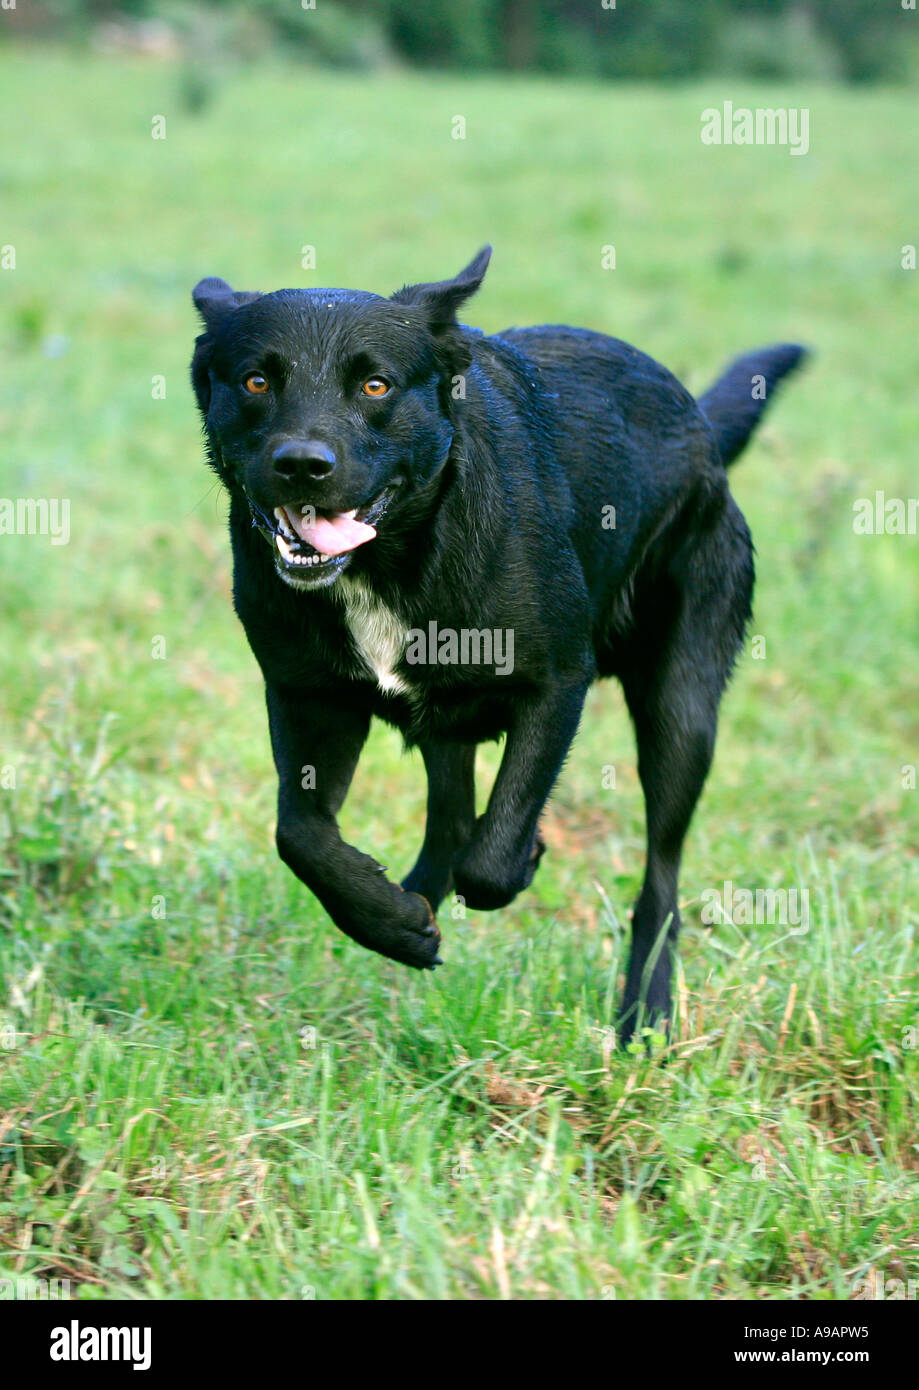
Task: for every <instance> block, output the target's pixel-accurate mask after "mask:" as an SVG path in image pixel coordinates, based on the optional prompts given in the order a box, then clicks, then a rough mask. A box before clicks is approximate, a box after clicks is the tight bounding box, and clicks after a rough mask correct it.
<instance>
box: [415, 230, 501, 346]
mask: <svg viewBox="0 0 919 1390" xmlns="http://www.w3.org/2000/svg"><path fill="white" fill-rule="evenodd" d="M490 260H491V247H490V246H483V247H482V250H481V251H480V252H479V254H478V255H477V256H476V258H475V260H474V261H470V262H469V264H468V265H467V266H466V269H465V270H461V271H460V273H459V275H457V276H456V278H455V279H454V280H437V281H434V282H433V283H432V284H427V285H405V286H404V288H403V289H401V290H399V291H398V292H397V293H396V294H394V295H393V296H392V299H393V303H394V304H413V305H415V306H417V307H418V308H421V309H425V310H426V311H427V315H428V323H429V324H430V327H431V329H432V331H433V332H435V333H436V332H437V331H438V330H441V331H442V330H444V329H446V328H451V327H452V326H453V325H454V324H455V323H456V311H457V309H458V308H459V307H460V305H461V304H463V303H464V302H465V301H466V300H467V299H468V298H469V297H470V295H473V294H475V292H476V290H477V289H478V288H479V286H480V285H481V283H482V281H483V280H484V279H485V271H486V270H487V269H488V262H489V261H490Z"/></svg>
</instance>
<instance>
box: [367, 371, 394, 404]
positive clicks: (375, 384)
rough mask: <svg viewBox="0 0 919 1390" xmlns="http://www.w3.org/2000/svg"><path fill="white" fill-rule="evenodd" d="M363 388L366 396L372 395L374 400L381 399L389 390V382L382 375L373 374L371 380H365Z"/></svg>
mask: <svg viewBox="0 0 919 1390" xmlns="http://www.w3.org/2000/svg"><path fill="white" fill-rule="evenodd" d="M361 390H362V391H363V393H364V395H365V396H372V397H373V399H374V400H379V399H380V397H381V396H385V395H386V393H387V392H388V390H389V382H388V381H384V380H383V378H382V377H380V376H372V377H371V378H370V380H369V381H365V382H364V384H363V386H362V387H361Z"/></svg>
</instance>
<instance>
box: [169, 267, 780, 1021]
mask: <svg viewBox="0 0 919 1390" xmlns="http://www.w3.org/2000/svg"><path fill="white" fill-rule="evenodd" d="M488 257H489V250H488V248H486V251H484V252H482V253H481V254H480V255H479V256H478V257H477V258H476V260H475V261H473V262H472V264H471V265H470V266H469V267H467V269H466V270H465V271H463V272H462V273H461V274H460V275H459V276H458V277H457V278H456V279H455V280H452V281H445V282H441V283H440V284H433V285H417V286H413V287H407V288H406V289H404V290H402V291H400V292H399V293H398V294H397V295H395V296H393V298H392V299H389V300H387V299H383V298H381V297H378V296H376V295H367V294H360V293H356V292H355V293H352V292H349V291H341V290H333V291H328V290H282V291H279V292H277V293H275V294H269V295H264V296H259V295H254V294H237V293H235V292H233V291H232V290H231V289H230V288H229V286H227V285H225V284H224V282H223V281H220V280H205V281H202V282H201V284H200V285H199V286H198V287H197V289H196V290H195V302H196V304H197V306H198V308H199V311H200V312H201V314H202V317H203V319H204V323H205V328H206V331H205V333H204V334H203V335H202V336H201V337H200V338H199V339H198V340H197V345H196V350H195V355H194V361H193V382H194V387H195V391H196V394H197V398H198V403H199V406H200V409H201V412H202V415H203V417H204V420H205V428H206V438H207V448H208V454H209V458H210V462H211V464H212V466H213V467H214V468H215V469H216V470H217V472H218V474H219V475H220V477H221V479H222V480H223V482H224V483H225V484H226V486H227V488H228V490H229V494H230V532H231V538H232V545H233V560H234V602H235V606H236V611H237V613H238V614H239V617H240V619H241V621H242V623H243V626H244V627H245V630H246V634H247V636H248V639H249V642H250V644H251V647H252V650H253V652H254V653H255V656H256V659H257V660H258V662H259V665H260V666H261V668H262V672H263V674H264V677H265V685H266V693H267V701H268V717H269V723H270V729H271V737H272V744H273V748H274V756H275V762H276V764H277V769H278V776H279V781H280V790H279V809H278V831H277V843H278V849H279V852H280V855H281V857H282V859H283V860H284V862H285V863H286V864H287V865H289V867H290V868H291V869H292V870H293V871H294V873H295V874H297V876H298V877H299V878H300V879H301V880H302V881H303V882H304V883H305V884H306V885H307V886H308V887H309V888H310V889H311V890H312V891H313V892H314V893H315V894H316V896H317V897H318V898H319V900H320V901H321V902H322V903H323V905H324V906H325V908H326V910H327V911H328V912H329V914H330V916H331V917H332V918H333V920H334V921H335V922H336V923H337V925H338V926H339V927H340V928H341V929H342V930H343V931H345V932H347V933H348V935H349V936H351V937H353V938H354V939H355V940H356V941H358V942H360V943H361V944H362V945H364V946H367V947H370V948H371V949H373V950H376V951H379V952H380V953H381V954H383V955H386V956H390V957H391V958H392V959H394V960H398V961H401V962H403V963H404V964H406V965H411V966H417V967H427V966H431V965H433V964H435V963H436V961H437V959H438V957H437V950H438V943H439V933H438V931H437V928H436V926H435V925H434V923H433V912H432V911H430V910H429V904H430V908H431V909H433V910H435V911H436V908H437V906H438V904H439V903H440V902H441V901H442V899H443V898H444V896H445V895H446V894H447V893H449V892H453V893H456V894H458V895H460V897H461V898H462V899H464V900H465V903H466V904H467V906H468V907H470V908H473V909H477V908H481V909H490V908H498V907H503V906H505V905H506V904H508V903H509V902H511V901H512V899H513V898H514V897H516V895H517V894H518V893H519V892H520V891H521V890H522V889H524V888H525V887H526V886H527V885H528V884H529V882H530V880H531V879H532V876H533V873H534V871H535V868H536V866H537V864H538V861H539V857H540V855H541V853H542V842H541V839H540V837H539V834H538V828H537V823H538V820H539V816H540V813H541V811H542V809H543V807H544V805H545V802H546V799H547V797H548V796H549V794H550V792H551V790H552V787H553V784H554V783H555V780H556V778H557V776H558V773H559V770H560V768H561V766H562V763H563V761H564V758H565V755H566V753H567V752H568V749H569V747H570V744H571V741H572V739H573V737H574V735H575V732H576V730H577V727H578V721H579V719H580V715H581V709H582V705H583V701H584V697H585V694H586V691H587V689H588V687H589V685H590V683H591V682H592V681H593V680H595V679H596V678H597V677H598V676H616V677H617V678H618V679H619V680H620V681H621V683H622V686H623V689H624V692H625V697H626V700H627V703H628V708H629V711H630V713H631V717H632V720H633V722H634V726H635V732H636V737H637V743H638V766H639V773H640V777H641V782H642V786H643V789H644V793H645V800H646V808H647V838H648V849H647V862H646V871H645V880H644V885H643V887H642V890H641V893H640V895H639V898H638V901H637V903H636V905H635V911H634V917H633V924H632V950H631V959H630V964H629V969H628V977H627V982H626V988H625V997H624V1001H623V1007H622V1017H621V1032H622V1037H623V1038H624V1039H627V1038H628V1037H630V1036H631V1034H632V1031H633V1029H634V1027H635V1025H636V1022H637V1020H638V1018H639V1016H640V1011H641V1006H644V1013H643V1014H642V1015H641V1016H643V1017H644V1018H646V1019H660V1018H663V1019H664V1020H666V1019H667V1017H668V1016H669V1013H670V970H671V949H672V947H673V945H674V943H675V941H676V936H677V931H678V927H679V913H678V910H677V873H678V868H679V862H680V854H681V849H682V845H683V839H684V836H685V833H686V830H687V827H688V825H689V821H690V817H691V815H692V812H693V808H694V807H695V804H696V801H697V799H698V797H699V794H700V792H701V790H702V785H703V783H704V780H705V777H706V774H707V772H708V768H709V765H710V761H711V757H712V751H713V747H714V742H715V729H716V719H717V712H718V704H719V700H720V697H721V693H722V691H723V689H724V686H725V683H726V681H727V679H728V676H729V673H730V671H731V667H732V664H733V662H734V659H735V657H736V655H737V653H738V651H739V650H740V647H741V645H742V642H743V639H744V631H745V626H746V623H747V621H748V618H749V616H750V602H751V595H752V591H753V551H752V545H751V541H750V534H749V532H748V530H747V526H746V523H745V521H744V519H743V517H742V515H741V513H740V511H739V510H738V508H737V506H736V504H735V502H734V500H733V498H732V497H731V494H730V492H729V489H728V480H727V474H726V472H725V465H726V464H728V463H730V462H731V461H732V460H733V459H734V458H735V457H736V455H737V454H738V453H739V452H740V450H741V449H742V448H743V446H744V444H745V443H746V440H747V439H748V437H749V435H750V433H751V431H752V430H753V428H754V426H755V424H756V421H757V418H758V417H759V415H760V413H761V411H762V409H763V404H764V402H763V400H762V399H757V396H758V395H761V394H762V391H760V392H757V391H756V390H755V385H756V379H757V378H762V381H763V383H764V385H765V396H766V399H767V400H768V399H770V398H771V395H772V389H773V387H774V385H775V384H776V383H777V382H778V381H779V380H780V379H781V377H782V376H783V375H784V374H785V373H786V372H788V371H790V370H792V369H793V368H794V367H795V366H796V365H797V364H798V362H799V360H800V358H801V356H802V350H801V349H800V348H798V347H795V346H790V345H789V346H780V347H774V348H769V349H765V350H763V351H761V352H757V353H753V354H751V355H750V356H748V357H744V358H741V359H739V360H738V361H737V362H736V363H734V364H733V365H732V367H731V368H729V370H728V372H727V373H726V374H725V376H724V377H722V378H721V380H720V381H719V382H718V383H717V384H716V385H715V386H714V387H713V388H712V390H711V391H710V392H709V393H708V394H707V395H706V396H703V397H702V399H701V401H700V402H699V403H697V402H696V401H694V400H693V398H692V396H691V395H690V394H689V393H688V392H687V391H686V390H685V389H684V388H683V387H682V386H681V385H680V383H679V382H678V381H677V380H676V379H675V378H674V377H673V376H671V374H670V373H669V372H667V371H666V370H665V369H664V368H663V367H661V366H659V365H658V364H657V363H656V362H654V361H652V360H651V359H650V358H648V357H646V356H644V355H643V354H642V353H640V352H637V351H636V350H635V349H634V348H632V347H629V346H628V345H627V344H625V343H622V342H619V341H618V340H616V339H613V338H608V337H605V336H604V335H602V334H599V333H593V332H590V331H587V330H584V329H576V328H566V327H561V326H544V327H539V328H529V329H512V330H509V331H507V332H504V333H500V334H497V335H495V336H493V337H486V336H484V335H483V334H481V333H479V332H477V331H476V330H473V329H469V328H466V327H463V326H461V325H459V324H458V323H457V321H456V317H455V315H456V310H457V309H458V307H459V306H460V305H461V304H462V302H463V301H464V300H465V299H466V298H467V297H468V296H469V295H470V294H472V293H473V292H474V291H475V290H476V289H477V288H478V286H479V284H480V283H481V280H482V278H483V276H484V273H485V268H486V266H487V264H488ZM256 369H258V370H259V371H261V372H263V373H264V374H265V376H266V377H267V378H268V380H269V382H270V386H271V389H270V391H269V392H268V393H266V395H265V396H258V397H253V396H251V395H248V394H247V393H246V392H245V391H244V390H243V388H242V386H241V381H242V378H243V377H244V376H245V374H246V373H247V372H250V371H253V370H256ZM372 375H381V376H382V377H384V378H385V379H386V380H387V381H390V382H391V383H392V389H391V390H390V392H389V395H388V396H387V398H386V399H385V400H384V401H382V402H378V401H370V400H368V399H367V398H366V397H365V396H364V395H363V393H362V392H361V390H360V386H361V383H362V381H363V380H365V379H366V378H367V377H369V376H372ZM307 439H308V440H310V441H315V440H317V439H318V440H319V441H320V442H321V443H323V444H324V445H325V446H327V447H328V449H329V450H331V452H332V453H333V454H334V457H335V461H336V462H335V468H334V470H333V472H332V473H331V474H330V475H329V476H327V477H324V478H322V479H319V480H316V479H313V478H312V477H311V476H308V475H307V474H306V473H305V472H303V471H302V470H301V472H299V473H297V474H296V475H295V476H294V477H287V476H280V475H279V474H278V472H277V469H276V466H275V464H274V463H273V460H274V457H275V452H276V450H277V447H278V444H279V442H284V441H289V440H295V441H297V440H307ZM307 452H309V451H308V450H307ZM393 479H395V480H397V483H398V486H397V489H396V492H395V494H394V496H393V499H392V500H391V502H390V505H389V510H388V511H387V512H386V514H385V516H384V517H383V518H382V520H381V521H380V523H379V528H378V535H377V538H376V540H373V541H371V542H369V543H368V544H366V545H363V546H361V547H360V548H358V549H357V550H355V551H354V552H353V553H352V555H351V557H350V558H349V559H348V560H347V561H345V562H344V567H343V570H342V573H341V575H340V577H338V578H337V579H336V580H335V582H334V583H333V584H331V585H330V586H329V587H324V588H317V589H315V590H308V591H299V590H296V589H293V588H290V587H288V585H287V584H286V583H285V582H284V580H283V579H282V578H281V577H279V575H278V573H276V569H275V559H274V552H273V547H272V546H270V545H269V544H266V537H265V535H263V534H262V532H261V531H260V530H259V529H256V528H255V527H254V525H253V515H255V516H256V517H261V518H264V517H266V516H267V517H269V518H270V516H271V514H272V511H273V508H274V507H275V506H277V505H281V504H284V503H294V502H301V503H302V502H309V503H312V504H313V505H315V506H316V507H317V508H319V509H321V510H328V511H330V512H331V511H342V510H348V509H350V508H353V507H361V506H364V505H365V504H366V503H368V502H370V501H371V499H373V498H375V497H376V496H377V495H378V494H380V493H381V492H383V491H384V489H385V488H386V487H387V485H388V484H389V483H390V482H392V480H393ZM610 506H612V507H614V508H615V528H614V529H610V528H609V524H608V523H609V520H610V517H611V513H610V512H609V511H608V510H607V511H604V509H605V508H607V509H608V508H609V507H610ZM253 509H254V512H253ZM604 520H605V521H606V524H605V525H604ZM356 579H357V580H360V581H361V582H362V585H363V588H364V590H365V591H366V592H370V593H372V594H373V595H375V596H377V597H378V598H379V599H380V600H381V601H382V602H383V603H384V604H385V605H386V606H387V607H388V608H389V609H390V610H391V611H392V612H393V613H394V614H396V615H397V616H398V617H399V618H400V619H401V620H402V623H403V624H404V627H405V628H406V629H422V630H425V631H426V630H427V627H428V624H429V622H430V621H431V620H435V621H436V623H437V625H438V628H439V629H440V630H441V631H442V630H444V629H453V630H456V631H460V630H462V629H476V630H482V629H500V630H507V629H511V630H512V631H513V633H514V642H515V646H514V669H513V673H512V674H509V675H499V674H497V673H496V671H495V669H494V668H488V667H485V666H481V665H471V664H470V665H446V666H445V665H437V664H433V665H407V664H406V663H405V662H404V661H403V662H402V663H401V664H400V665H398V666H397V667H396V671H397V673H398V674H399V675H401V676H402V677H403V678H404V680H405V681H406V683H407V684H409V685H410V687H411V689H412V691H413V695H412V697H411V698H409V697H407V696H405V695H402V694H384V693H383V692H382V691H381V690H380V689H379V687H378V685H377V684H376V682H375V679H374V678H373V677H372V675H371V673H370V671H369V670H368V669H367V667H366V666H365V665H364V663H363V662H362V660H361V658H360V656H359V655H358V653H357V651H356V649H355V647H354V644H353V642H352V640H351V637H350V634H349V629H348V627H347V626H346V623H345V620H344V612H345V610H344V606H343V604H342V602H341V601H340V586H342V585H353V584H354V581H355V580H356ZM336 591H339V592H336ZM373 716H377V717H379V718H380V719H383V720H386V721H387V722H388V723H390V724H392V725H395V726H396V727H397V728H398V729H399V730H401V732H402V734H403V736H404V738H405V740H406V743H407V744H409V745H412V746H417V747H419V748H420V749H421V752H422V755H423V758H424V762H425V766H426V769H427V774H428V814H427V828H426V831H425V836H424V844H423V847H422V850H421V853H420V855H419V857H418V860H417V863H416V864H415V867H414V868H413V869H412V871H411V872H410V873H409V874H408V876H407V878H406V879H405V880H404V890H403V888H400V887H399V886H398V885H396V884H394V883H392V882H390V881H389V880H388V879H387V878H386V876H385V874H384V872H383V871H382V870H381V868H380V866H379V865H378V864H377V863H376V861H375V860H373V859H371V858H369V857H368V856H367V855H365V854H362V853H360V852H359V851H358V850H357V849H354V848H352V847H351V846H350V845H347V844H345V843H344V842H343V841H342V840H341V838H340V836H339V833H338V828H337V824H336V814H337V812H338V810H339V808H340V806H341V804H342V802H343V800H344V797H345V795H346V792H347V790H348V786H349V783H350V781H351V777H352V774H353V772H354V768H355V765H356V763H357V759H358V756H359V754H360V751H361V748H362V745H363V743H364V740H365V738H366V735H367V731H368V727H369V724H370V720H371V718H372V717H373ZM501 735H506V736H507V741H506V746H505V750H504V756H503V760H502V763H501V768H500V771H499V774H498V777H497V779H496V782H495V785H494V788H493V790H492V792H491V795H490V798H489V800H488V804H487V808H486V810H485V812H484V814H483V815H481V816H480V817H479V818H478V819H477V818H476V815H475V801H474V787H473V764H474V756H475V747H476V744H477V743H479V742H481V741H482V740H486V739H494V738H497V737H499V736H501ZM304 769H315V785H312V784H311V779H310V778H309V776H305V775H304V771H303V770H304ZM304 781H306V782H307V783H308V785H307V786H305V787H304V785H303V783H304ZM380 796H381V801H382V802H383V803H384V804H385V797H386V789H385V787H384V788H381V789H380Z"/></svg>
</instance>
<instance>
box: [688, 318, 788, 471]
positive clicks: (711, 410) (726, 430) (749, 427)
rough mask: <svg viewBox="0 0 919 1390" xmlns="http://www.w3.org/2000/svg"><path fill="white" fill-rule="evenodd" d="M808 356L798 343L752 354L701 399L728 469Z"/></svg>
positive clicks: (731, 366)
mask: <svg viewBox="0 0 919 1390" xmlns="http://www.w3.org/2000/svg"><path fill="white" fill-rule="evenodd" d="M807 356H808V351H807V348H803V347H799V346H798V345H797V344H796V343H781V344H780V345H779V346H778V347H771V348H760V349H759V351H758V352H749V353H747V354H746V355H745V356H743V357H738V358H737V359H736V360H735V361H733V362H732V363H731V365H730V366H729V367H728V369H727V371H725V372H724V374H723V375H722V376H720V377H719V378H718V380H717V381H716V382H715V384H714V386H712V387H710V388H709V389H708V390H707V391H706V393H705V395H704V396H700V397H699V405H700V406H701V408H702V410H703V412H704V414H705V416H706V418H707V419H708V422H709V424H710V425H711V427H712V430H713V432H714V435H715V439H716V440H717V442H718V449H719V452H720V454H721V461H722V463H723V464H724V466H725V468H727V467H729V466H730V464H732V463H733V462H734V460H735V459H736V457H737V455H738V454H739V453H740V452H741V450H742V449H743V448H744V446H745V444H746V442H747V440H748V439H749V438H750V435H751V434H752V433H753V431H754V430H755V428H756V425H757V423H758V421H759V417H760V416H761V415H762V413H763V411H764V410H765V409H766V406H767V405H768V404H769V402H770V401H771V400H772V394H773V391H774V390H775V388H776V386H777V385H778V383H779V382H780V381H781V380H782V377H784V376H787V375H788V373H789V372H793V371H794V370H795V368H797V367H799V366H800V365H801V363H802V362H803V361H804V359H805V358H806V357H807Z"/></svg>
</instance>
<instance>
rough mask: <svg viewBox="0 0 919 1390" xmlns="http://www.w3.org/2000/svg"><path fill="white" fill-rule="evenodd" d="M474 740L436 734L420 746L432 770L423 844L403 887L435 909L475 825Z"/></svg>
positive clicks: (447, 889) (448, 886) (448, 884)
mask: <svg viewBox="0 0 919 1390" xmlns="http://www.w3.org/2000/svg"><path fill="white" fill-rule="evenodd" d="M475 749H476V745H475V744H474V743H455V742H449V741H448V740H445V739H431V740H430V741H427V742H425V743H422V745H421V756H422V757H423V758H424V766H425V771H426V772H427V775H428V813H427V824H426V826H425V832H424V844H423V845H422V847H421V853H420V854H419V856H418V860H417V862H416V864H415V867H414V868H413V869H412V871H411V873H409V874H408V875H407V877H406V878H404V879H403V880H402V886H403V888H405V889H407V890H408V891H409V892H410V893H420V894H421V895H422V897H424V898H427V900H428V902H429V903H430V904H431V906H432V907H433V908H434V909H436V908H437V905H438V904H439V903H440V902H441V901H442V899H443V898H444V897H445V895H446V894H447V893H448V892H449V890H450V884H451V867H450V866H451V863H452V860H453V857H454V855H456V854H457V853H458V852H459V851H460V850H461V849H462V847H463V845H464V844H465V843H466V841H467V840H468V839H469V836H470V835H471V834H472V831H473V829H474V827H475Z"/></svg>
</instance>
